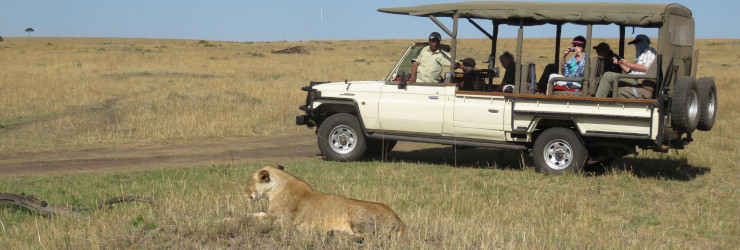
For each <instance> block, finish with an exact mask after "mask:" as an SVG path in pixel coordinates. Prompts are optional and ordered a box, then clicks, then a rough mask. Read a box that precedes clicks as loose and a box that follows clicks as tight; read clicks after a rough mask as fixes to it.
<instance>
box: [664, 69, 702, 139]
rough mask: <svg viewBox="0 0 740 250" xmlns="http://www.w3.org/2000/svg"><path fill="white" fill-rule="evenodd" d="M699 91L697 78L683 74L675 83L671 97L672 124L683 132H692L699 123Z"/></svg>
mask: <svg viewBox="0 0 740 250" xmlns="http://www.w3.org/2000/svg"><path fill="white" fill-rule="evenodd" d="M699 106H700V105H699V93H698V91H697V87H696V79H694V77H690V76H681V77H679V78H678V80H677V81H676V83H675V84H674V85H673V96H672V98H671V124H672V127H673V128H674V129H676V131H678V132H682V133H691V132H693V131H694V130H695V129H696V126H697V125H698V124H699V115H700V113H701V109H700V108H699Z"/></svg>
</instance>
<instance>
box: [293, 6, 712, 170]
mask: <svg viewBox="0 0 740 250" xmlns="http://www.w3.org/2000/svg"><path fill="white" fill-rule="evenodd" d="M379 11H381V12H386V13H392V14H402V15H411V16H420V17H427V18H429V19H431V20H432V21H433V22H434V23H436V24H437V25H438V26H439V27H440V28H441V29H442V30H443V31H444V32H446V33H447V35H449V36H450V37H451V44H450V45H449V46H444V45H443V46H442V48H443V49H445V50H449V54H450V55H451V58H452V60H453V61H455V60H456V58H455V57H456V45H457V31H458V28H457V27H458V21H459V20H460V19H465V20H467V21H469V22H470V23H471V24H472V25H474V26H475V27H476V28H478V29H479V30H480V31H481V32H483V33H484V34H485V35H486V36H488V37H489V38H490V39H491V41H492V43H491V53H490V55H491V56H496V55H497V54H496V53H497V51H496V42H497V36H498V28H499V25H513V26H517V27H518V28H519V29H518V38H517V49H516V53H515V61H516V62H524V61H523V60H522V59H526V58H527V57H534V58H536V57H540V56H542V55H540V54H531V53H527V51H524V50H523V49H522V41H523V36H524V27H528V26H533V25H544V24H551V25H554V27H556V28H557V30H556V32H555V36H556V39H554V40H553V53H554V55H555V56H554V58H555V60H554V62H553V65H559V61H558V59H559V58H560V55H559V52H560V51H561V48H560V40H561V39H560V36H561V27H562V25H563V24H566V23H569V24H575V25H583V26H585V28H586V46H585V48H591V47H592V46H593V45H592V44H591V39H592V37H591V33H592V29H593V28H594V26H596V27H598V26H600V25H601V26H603V25H607V24H613V25H618V26H619V31H620V32H619V37H620V39H619V44H618V45H617V47H619V52H618V55H619V56H622V57H623V55H624V47H626V44H625V29H626V28H629V27H641V28H655V29H657V33H658V36H659V37H658V38H657V41H658V42H657V43H656V44H654V45H653V46H654V47H655V49H656V50H657V57H656V59H655V60H654V63H653V64H652V65H651V66H650V67H649V70H648V72H647V74H644V75H630V74H622V75H620V77H624V78H637V79H638V80H639V81H641V82H642V83H643V84H646V85H647V84H650V85H652V86H654V90H655V91H654V94H653V97H652V98H650V99H621V98H616V96H617V95H616V94H611V95H610V96H609V97H605V98H597V97H593V95H594V92H595V89H596V87H597V85H598V82H599V81H598V80H599V79H600V77H601V71H603V65H601V64H600V63H599V61H598V60H596V58H594V59H588V60H586V67H585V70H584V71H585V72H584V73H585V74H584V75H585V77H580V78H565V79H559V78H555V79H552V80H548V76H547V75H545V74H544V73H543V75H544V76H543V77H540V79H539V80H538V79H537V76H536V75H535V73H534V72H535V65H533V64H532V63H525V64H521V63H519V65H518V66H519V67H515V68H516V70H515V72H516V73H515V87H514V90H513V93H502V92H487V91H484V89H485V88H481V90H475V89H474V90H462V89H461V88H460V87H459V84H458V83H459V82H460V81H461V78H462V76H461V74H457V73H452V74H447V76H446V77H445V78H444V80H443V82H441V83H436V82H435V83H408V82H407V79H408V77H409V74H408V73H410V71H411V59H412V58H413V57H415V55H416V54H417V52H418V51H419V50H420V49H421V48H422V47H423V46H424V45H425V44H424V43H414V44H411V45H410V46H409V47H408V49H407V50H406V51H405V52H404V53H402V54H401V59H400V60H399V61H398V63H396V65H395V66H394V67H393V68H392V69H391V70H390V73H389V74H388V75H387V77H385V80H384V81H344V82H311V83H310V85H309V86H305V87H303V88H302V90H304V91H307V92H308V94H307V96H306V104H305V105H302V106H300V107H299V108H300V110H302V111H304V112H305V114H303V115H299V116H297V117H296V124H298V125H306V126H308V127H317V129H316V133H317V137H318V146H319V149H320V150H321V152H322V154H323V155H324V156H325V157H326V158H327V159H329V160H336V161H353V160H357V159H359V158H360V157H362V156H363V155H378V154H383V153H387V152H388V151H389V150H391V149H392V148H393V146H394V145H395V144H396V141H416V142H426V143H438V144H447V145H461V146H476V147H491V148H505V149H522V150H531V153H532V157H533V158H534V163H535V167H536V168H537V169H538V170H540V171H542V172H545V173H552V174H561V173H564V172H579V171H581V169H582V168H583V166H584V164H588V163H598V162H603V161H608V160H611V159H614V158H617V157H621V156H624V155H627V154H631V153H636V148H638V147H639V148H642V149H649V150H654V151H657V152H667V151H668V150H669V149H683V148H684V147H685V146H686V145H688V144H689V142H691V141H692V137H691V134H692V133H693V132H695V130H697V129H698V130H703V131H708V130H710V129H711V128H712V125H713V123H714V120H715V116H716V114H717V95H716V89H715V86H714V80H713V79H712V78H710V77H702V78H698V79H697V78H696V68H697V63H698V60H697V59H698V58H697V56H698V51H694V49H693V45H694V20H693V18H692V15H691V11H690V10H689V9H687V8H686V7H684V6H681V5H679V4H628V3H589V4H585V3H535V2H464V3H449V4H434V5H422V6H414V7H403V8H387V9H379ZM443 17H444V18H451V19H452V29H449V28H448V27H446V26H445V25H444V24H442V22H440V21H439V20H438V18H443ZM481 21H486V22H488V23H492V26H491V27H492V29H491V30H490V32H489V31H488V30H486V29H484V28H483V27H482V26H487V25H488V23H483V24H484V25H479V24H478V22H481ZM615 35H616V34H615ZM656 45H657V46H656ZM588 54H589V56H590V54H591V53H588ZM494 58H495V57H494ZM490 63H492V64H495V60H491V62H490ZM453 65H454V63H453ZM491 66H492V65H491ZM549 66H552V65H549ZM484 68H486V69H477V70H474V71H472V74H474V79H475V81H476V83H478V81H480V82H479V83H480V84H488V85H490V84H495V83H494V81H495V82H499V80H497V79H495V77H498V74H497V72H496V70H489V69H488V68H493V67H484ZM546 68H548V67H546ZM549 68H552V67H549ZM555 68H557V67H555ZM454 70H455V69H454V66H453V67H451V68H450V69H449V71H450V72H454ZM469 73H470V72H469ZM466 79H468V78H466ZM555 80H568V81H578V82H581V83H582V86H583V87H582V89H581V90H580V91H578V92H575V91H567V90H565V91H558V90H557V89H555V88H553V81H555ZM613 87H614V89H617V86H616V84H615V85H614V86H613ZM613 92H616V91H613Z"/></svg>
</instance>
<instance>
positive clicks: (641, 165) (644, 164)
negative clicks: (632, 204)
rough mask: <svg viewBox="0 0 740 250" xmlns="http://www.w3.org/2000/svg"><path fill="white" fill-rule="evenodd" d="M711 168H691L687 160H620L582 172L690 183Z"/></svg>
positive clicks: (592, 166)
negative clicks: (628, 175) (625, 173)
mask: <svg viewBox="0 0 740 250" xmlns="http://www.w3.org/2000/svg"><path fill="white" fill-rule="evenodd" d="M711 171H712V169H711V168H707V167H700V166H692V165H690V164H689V163H688V160H687V159H645V158H640V159H637V158H621V159H617V160H614V161H613V162H612V163H611V164H607V165H606V166H604V165H599V164H596V165H589V166H587V167H586V168H585V169H584V172H585V173H587V174H589V175H593V176H601V175H604V174H608V173H615V172H628V173H631V174H632V175H634V176H636V177H638V178H651V179H666V180H677V181H690V180H693V179H696V177H699V176H702V175H705V174H707V173H709V172H711Z"/></svg>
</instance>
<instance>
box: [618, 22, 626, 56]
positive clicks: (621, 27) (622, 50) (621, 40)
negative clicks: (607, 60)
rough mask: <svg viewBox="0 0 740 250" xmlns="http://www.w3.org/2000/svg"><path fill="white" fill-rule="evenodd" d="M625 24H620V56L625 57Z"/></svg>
mask: <svg viewBox="0 0 740 250" xmlns="http://www.w3.org/2000/svg"><path fill="white" fill-rule="evenodd" d="M625 28H626V27H625V26H624V25H619V57H621V58H624V30H625Z"/></svg>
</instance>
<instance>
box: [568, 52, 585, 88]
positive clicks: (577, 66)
mask: <svg viewBox="0 0 740 250" xmlns="http://www.w3.org/2000/svg"><path fill="white" fill-rule="evenodd" d="M586 58H588V57H586V54H583V59H582V60H581V61H580V62H578V61H576V56H574V57H571V58H570V60H568V61H567V62H565V64H564V65H563V76H565V77H583V68H584V67H585V66H586ZM565 87H568V88H573V89H580V88H581V83H580V82H568V84H567V85H565Z"/></svg>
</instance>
